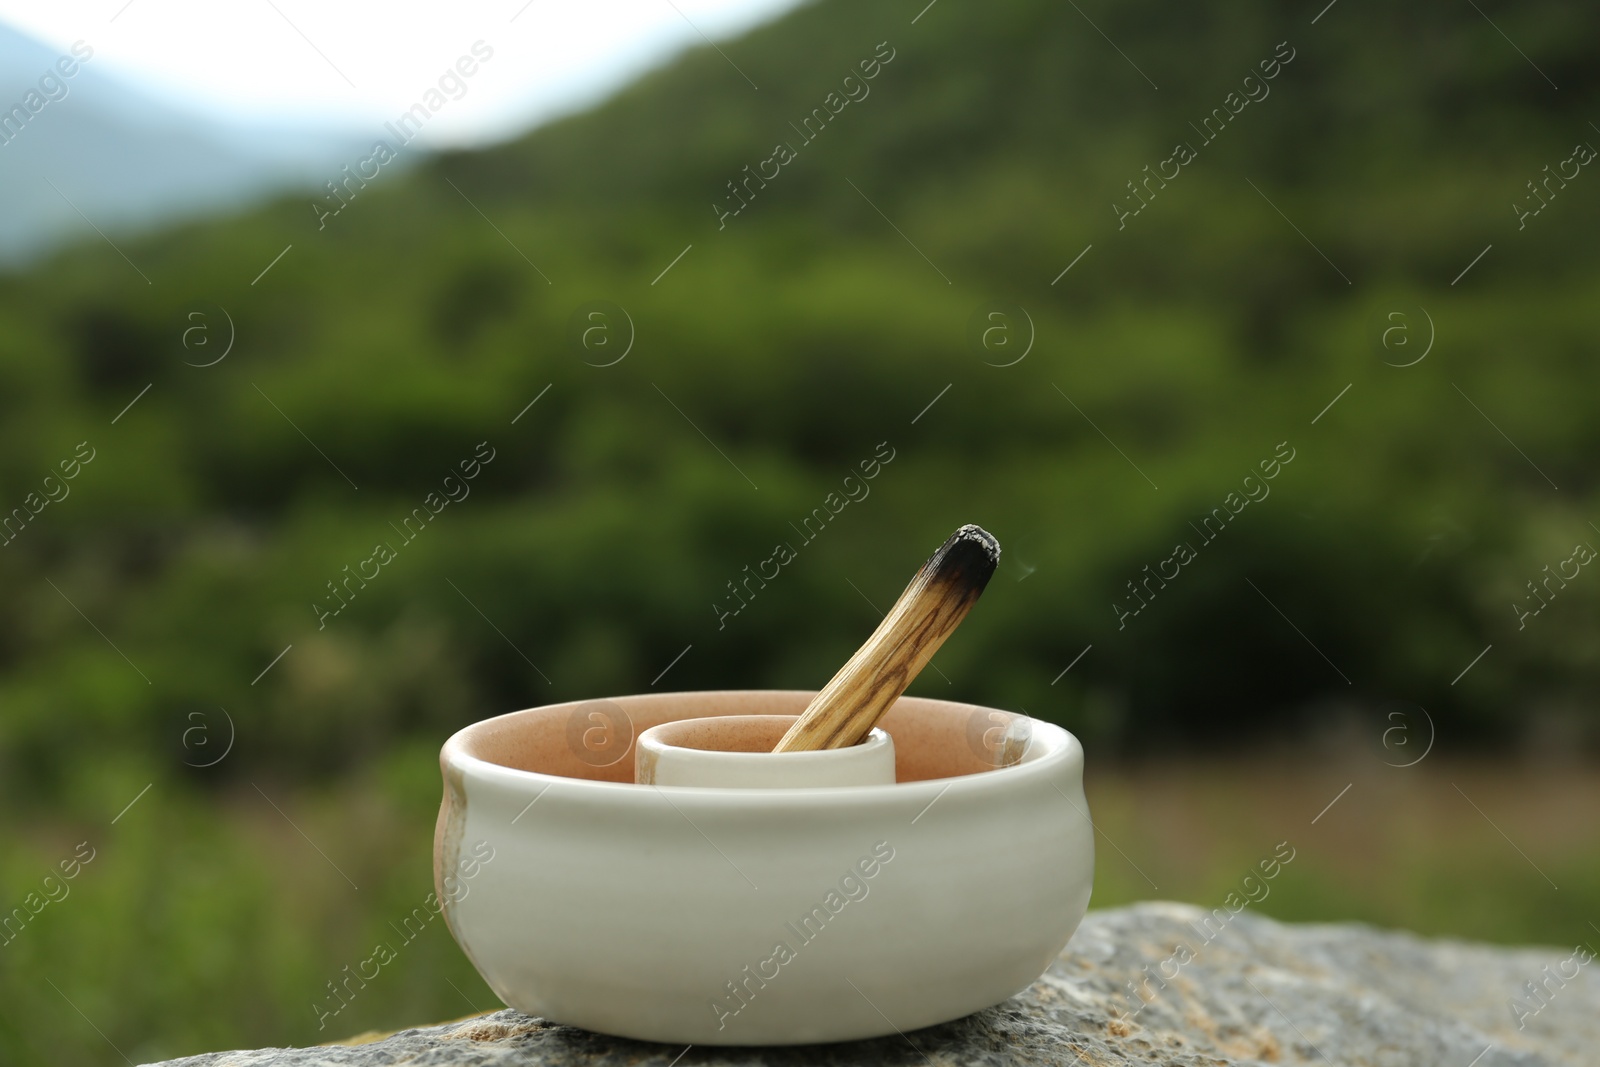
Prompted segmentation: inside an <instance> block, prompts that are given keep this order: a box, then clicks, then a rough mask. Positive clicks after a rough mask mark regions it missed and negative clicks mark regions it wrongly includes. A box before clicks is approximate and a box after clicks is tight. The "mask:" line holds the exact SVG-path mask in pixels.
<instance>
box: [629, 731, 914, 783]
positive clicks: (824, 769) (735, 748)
mask: <svg viewBox="0 0 1600 1067" xmlns="http://www.w3.org/2000/svg"><path fill="white" fill-rule="evenodd" d="M798 718H799V716H798V715H715V716H711V717H708V718H703V719H678V720H677V721H675V722H666V723H662V724H661V725H660V726H652V727H651V728H650V729H648V730H646V731H644V732H643V733H641V734H640V735H639V739H638V741H637V743H636V745H635V748H634V765H633V766H634V775H633V780H634V781H635V782H637V783H639V784H640V785H689V786H713V787H719V788H728V789H806V788H814V787H825V786H853V785H893V784H894V781H895V777H894V741H893V739H891V738H890V737H889V735H888V734H886V733H884V732H883V731H882V730H879V729H874V730H873V731H872V732H871V733H869V734H868V735H867V736H866V737H865V738H864V739H862V740H861V741H860V742H859V743H858V744H854V745H850V746H848V747H846V748H829V749H818V750H816V751H811V752H773V751H772V748H773V746H774V745H776V744H777V743H778V740H779V738H781V737H783V735H784V734H785V733H786V732H787V731H788V729H789V728H790V727H791V726H793V725H794V723H795V720H796V719H798Z"/></svg>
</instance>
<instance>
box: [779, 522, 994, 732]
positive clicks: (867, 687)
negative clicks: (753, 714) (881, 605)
mask: <svg viewBox="0 0 1600 1067" xmlns="http://www.w3.org/2000/svg"><path fill="white" fill-rule="evenodd" d="M999 562H1000V542H998V541H996V540H995V539H994V536H993V535H992V534H990V533H989V532H988V531H986V530H984V529H983V528H982V527H978V526H972V525H970V524H969V525H967V526H963V527H961V529H959V530H957V531H956V532H955V533H953V534H951V535H950V538H949V540H947V541H945V543H944V544H942V545H940V546H939V551H937V552H935V553H934V554H933V555H932V556H931V557H929V559H928V562H926V563H924V564H923V565H922V569H921V570H919V571H917V573H916V575H915V576H914V577H913V578H912V579H911V584H910V585H908V586H906V589H905V592H903V593H901V594H900V599H899V600H897V601H895V604H894V607H892V608H890V609H889V614H887V615H885V616H884V617H883V621H882V622H881V623H879V624H878V628H877V629H876V630H874V631H872V636H871V637H869V638H867V640H866V643H865V644H863V645H862V646H861V647H860V648H858V649H857V650H856V653H855V655H853V656H851V657H850V659H849V661H848V662H847V663H845V665H844V666H843V667H841V668H839V673H838V674H835V675H834V676H833V680H832V681H830V682H829V683H828V684H827V685H826V686H824V687H823V689H822V692H820V693H818V694H817V695H816V697H815V698H813V699H812V701H811V703H810V705H809V706H807V708H806V710H805V713H804V714H803V715H801V716H800V718H799V719H798V720H797V721H796V722H795V724H794V725H793V726H791V727H790V728H789V732H788V733H786V734H784V735H783V737H782V739H781V740H779V741H778V745H777V747H776V748H774V749H773V750H772V751H774V752H808V751H812V750H815V749H821V748H845V747H847V746H849V745H853V744H855V743H856V742H858V741H860V740H861V739H862V738H863V737H865V736H867V734H868V732H870V731H871V729H872V727H873V725H874V724H875V723H876V722H877V721H878V718H879V716H881V715H882V714H883V713H884V712H886V711H888V710H889V705H891V704H893V703H894V702H895V701H896V700H897V699H899V696H900V694H901V693H904V692H905V691H906V687H907V686H908V685H910V684H911V682H912V679H914V678H916V676H917V674H918V672H919V671H921V670H922V668H923V667H924V666H926V665H927V662H928V660H930V659H932V658H933V654H934V653H935V652H937V651H938V650H939V646H940V645H942V644H944V640H945V638H947V637H949V636H950V635H951V634H952V633H953V632H954V631H955V628H956V627H957V626H959V625H961V620H962V619H964V618H966V616H967V612H968V610H970V609H971V607H972V605H973V604H974V603H976V602H977V599H978V596H979V594H981V593H982V592H983V587H984V586H986V585H988V584H989V578H990V576H992V575H993V574H994V570H995V567H996V566H997V565H998V564H999Z"/></svg>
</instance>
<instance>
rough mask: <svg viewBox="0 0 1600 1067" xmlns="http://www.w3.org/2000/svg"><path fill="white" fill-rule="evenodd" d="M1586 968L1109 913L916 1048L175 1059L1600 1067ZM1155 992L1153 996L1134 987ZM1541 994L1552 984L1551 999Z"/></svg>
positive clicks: (573, 1047)
mask: <svg viewBox="0 0 1600 1067" xmlns="http://www.w3.org/2000/svg"><path fill="white" fill-rule="evenodd" d="M1208 919H1209V925H1207V926H1202V925H1201V924H1202V923H1203V922H1205V921H1207V920H1208ZM1591 944H1593V942H1591ZM1180 946H1182V947H1180ZM1579 959H1582V957H1581V956H1577V957H1575V956H1574V949H1572V948H1568V949H1556V948H1551V949H1533V948H1521V949H1506V948H1494V947H1490V946H1486V945H1473V944H1464V943H1460V942H1453V941H1429V940H1424V939H1422V938H1418V937H1415V936H1413V935H1411V934H1406V933H1391V932H1384V931H1377V930H1373V929H1370V928H1368V927H1364V926H1356V925H1337V926H1292V925H1285V924H1283V923H1278V922H1274V921H1272V920H1271V919H1265V918H1261V917H1259V916H1255V915H1251V914H1249V913H1248V912H1243V913H1240V914H1238V915H1235V916H1228V913H1227V912H1226V911H1224V910H1220V909H1219V911H1218V912H1216V913H1214V914H1213V913H1208V912H1205V911H1202V910H1201V909H1199V908H1196V907H1192V906H1190V905H1183V904H1140V905H1137V906H1134V907H1129V908H1118V909H1115V910H1110V911H1100V912H1090V913H1089V915H1088V917H1087V918H1086V919H1085V920H1084V922H1083V925H1082V927H1081V928H1080V929H1079V930H1078V933H1077V935H1076V936H1075V937H1074V938H1073V939H1072V943H1071V944H1070V945H1068V946H1067V950H1066V952H1064V953H1063V954H1062V956H1061V958H1060V959H1059V960H1057V961H1056V963H1055V964H1054V965H1053V966H1052V967H1051V968H1050V971H1049V972H1048V973H1047V974H1045V976H1044V977H1042V978H1040V979H1039V981H1037V982H1035V983H1034V984H1033V986H1032V987H1031V988H1029V989H1028V990H1027V991H1026V992H1024V993H1022V994H1021V995H1019V996H1016V997H1013V998H1012V999H1011V1000H1009V1001H1007V1002H1006V1003H1004V1004H1002V1005H1000V1006H999V1007H996V1008H991V1009H989V1010H987V1011H982V1012H979V1013H978V1014H976V1015H973V1016H970V1017H969V1018H966V1019H961V1020H958V1021H957V1022H953V1023H946V1024H945V1025H943V1026H934V1027H929V1028H928V1029H925V1030H917V1031H913V1032H911V1033H909V1034H906V1035H904V1036H895V1037H887V1038H880V1039H878V1040H874V1041H858V1042H851V1043H848V1044H840V1045H817V1046H810V1047H806V1048H747V1049H725V1048H704V1047H699V1048H696V1047H691V1048H690V1049H688V1050H687V1051H686V1050H685V1049H683V1048H679V1047H676V1046H666V1045H651V1044H646V1043H643V1042H638V1041H627V1040H623V1039H619V1038H611V1037H603V1036H600V1035H598V1034H591V1033H588V1032H586V1031H583V1030H578V1029H574V1028H572V1027H567V1026H557V1025H554V1024H551V1023H547V1022H544V1021H542V1020H540V1019H535V1018H531V1017H529V1016H526V1015H523V1014H521V1013H520V1012H515V1011H499V1012H494V1013H492V1014H488V1015H483V1016H479V1017H477V1018H474V1019H469V1020H467V1021H464V1022H458V1023H449V1024H445V1025H442V1026H429V1027H422V1028H419V1029H415V1030H403V1031H401V1032H399V1033H397V1034H393V1035H390V1036H388V1037H385V1038H383V1039H381V1040H378V1041H374V1042H372V1043H370V1044H365V1045H357V1046H323V1047H320V1048H307V1049H262V1050H259V1051H254V1052H213V1053H209V1054H206V1055H203V1056H193V1057H189V1058H187V1059H181V1060H169V1061H167V1063H166V1065H165V1067H323V1065H327V1067H333V1065H339V1067H380V1065H390V1064H396V1065H397V1064H406V1065H408V1067H436V1065H445V1064H450V1065H462V1067H468V1065H472V1067H534V1065H538V1067H552V1065H562V1067H567V1065H572V1067H576V1065H580V1064H581V1065H583V1067H623V1065H628V1067H669V1065H671V1064H677V1065H678V1067H734V1065H738V1067H846V1065H850V1067H854V1065H857V1064H861V1065H866V1064H873V1065H877V1064H886V1065H895V1067H898V1065H905V1067H917V1065H921V1064H929V1065H931V1067H953V1065H957V1064H960V1065H983V1067H987V1065H991V1064H994V1065H998V1064H1008V1065H1022V1067H1027V1065H1034V1064H1053V1065H1059V1067H1072V1065H1075V1064H1079V1063H1082V1064H1085V1065H1092V1067H1112V1065H1125V1064H1170V1065H1174V1067H1178V1065H1182V1067H1202V1065H1204V1067H1225V1065H1234V1064H1294V1063H1313V1062H1317V1063H1328V1064H1337V1065H1351V1067H1355V1065H1361V1067H1367V1065H1371V1067H1555V1065H1562V1067H1580V1065H1582V1067H1592V1065H1594V1064H1597V1063H1600V979H1597V978H1596V970H1597V967H1596V965H1594V964H1592V963H1590V962H1588V961H1587V960H1584V962H1582V963H1581V964H1580V963H1579V962H1577V961H1578V960H1579ZM1568 961H1570V962H1568ZM1563 963H1565V966H1564V967H1563ZM1547 967H1548V968H1549V970H1548V971H1545V968H1547ZM1574 970H1577V974H1576V976H1575V977H1571V978H1569V979H1567V980H1565V981H1564V982H1563V981H1562V975H1563V974H1566V975H1571V974H1572V972H1573V971H1574ZM1169 976H1170V977H1169ZM1164 979H1165V980H1164ZM1140 980H1143V981H1144V982H1145V984H1144V985H1143V987H1142V993H1141V992H1139V991H1135V990H1134V989H1132V988H1130V983H1135V982H1137V981H1140ZM1529 982H1534V983H1536V984H1537V983H1541V982H1542V983H1544V984H1543V987H1542V991H1541V992H1542V997H1541V998H1539V999H1536V998H1535V997H1533V996H1532V994H1531V993H1530V992H1529V990H1528V988H1527V986H1526V983H1529ZM1519 1006H1520V1007H1519ZM1519 1023H1520V1024H1521V1025H1520V1027H1519ZM680 1057H681V1058H680Z"/></svg>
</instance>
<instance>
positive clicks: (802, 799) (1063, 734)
mask: <svg viewBox="0 0 1600 1067" xmlns="http://www.w3.org/2000/svg"><path fill="white" fill-rule="evenodd" d="M775 695H780V696H792V697H795V698H796V699H799V698H802V697H803V698H807V699H809V698H810V697H812V696H815V695H816V694H815V693H814V692H812V691H809V690H802V689H712V690H696V691H689V692H674V693H637V694H626V695H624V696H621V697H590V698H586V699H583V700H570V701H560V702H558V703H555V704H539V705H535V706H534V707H531V708H523V709H520V710H518V711H509V712H505V713H504V714H501V715H495V716H491V717H490V718H487V719H481V720H479V721H478V722H475V723H472V724H470V725H468V726H464V727H462V728H461V729H460V730H457V731H456V732H455V733H453V734H451V735H450V738H449V739H448V740H447V741H445V743H444V747H443V749H442V752H441V755H442V756H443V759H444V762H445V763H446V764H448V765H449V766H451V767H453V768H454V769H455V770H457V771H458V772H459V773H460V774H461V775H462V776H463V778H477V779H479V780H481V781H486V782H495V783H497V784H499V785H502V786H505V787H507V788H509V789H511V790H513V791H515V792H519V793H523V794H527V793H530V792H532V791H534V790H535V789H538V790H539V792H540V794H541V795H542V794H543V791H544V790H545V789H550V788H554V787H555V786H557V785H561V786H563V787H564V789H563V790H562V791H563V792H564V793H566V794H567V795H568V798H569V799H577V798H579V797H581V798H582V799H584V800H587V801H592V802H596V803H602V804H616V805H619V806H622V805H628V804H631V803H634V802H635V801H634V799H630V798H638V799H642V798H643V797H644V795H645V794H644V790H647V789H655V790H663V789H664V790H670V791H671V792H672V794H673V795H674V796H676V797H681V798H683V799H685V800H693V801H701V802H704V803H705V804H707V805H709V806H712V807H717V806H721V805H727V806H737V807H742V808H749V809H757V808H766V807H772V806H777V805H783V806H789V807H793V806H797V805H799V806H804V805H810V806H814V807H835V806H849V805H859V804H862V803H865V802H867V801H872V802H875V803H883V802H885V801H888V802H892V801H893V800H894V799H896V798H899V797H903V796H910V795H914V794H917V793H928V792H933V791H935V790H937V791H938V792H939V793H940V795H943V794H944V793H945V792H959V793H960V794H963V795H968V796H982V795H985V794H993V793H999V792H1008V791H1010V790H1012V789H1017V788H1022V787H1024V786H1027V785H1030V784H1034V783H1035V782H1043V783H1045V784H1050V785H1054V781H1053V779H1054V778H1055V777H1056V776H1057V775H1058V774H1060V772H1061V771H1062V770H1064V769H1069V768H1070V769H1071V770H1074V771H1076V772H1077V773H1078V774H1080V775H1081V774H1082V771H1083V746H1082V744H1081V743H1080V742H1079V741H1078V739H1077V737H1075V736H1074V735H1073V734H1072V733H1071V732H1070V731H1068V730H1066V729H1065V728H1063V727H1060V726H1057V725H1056V724H1054V723H1050V722H1045V721H1043V720H1042V719H1035V718H1033V717H1032V716H1028V715H1023V714H1021V713H1019V712H1008V711H1005V710H1004V709H1000V708H993V709H990V708H987V707H985V706H984V705H978V704H968V703H966V702H963V701H955V700H940V699H939V698H937V697H906V698H904V699H908V700H916V701H927V702H928V703H933V704H948V705H953V706H956V707H962V708H978V709H981V710H993V711H999V712H1001V713H1002V714H1008V715H1015V716H1017V717H1019V718H1025V719H1027V720H1028V722H1029V727H1030V729H1031V730H1032V734H1031V741H1030V746H1029V755H1028V756H1026V757H1025V758H1024V759H1023V760H1021V761H1019V762H1017V763H1014V764H1011V765H1009V766H1005V767H996V768H993V769H992V770H987V771H981V772H977V773H973V774H959V775H953V776H950V777H946V778H924V779H921V780H918V781H914V782H894V783H887V784H882V785H847V786H822V787H816V786H813V787H786V788H775V789H759V790H752V789H739V788H734V787H729V786H691V785H666V786H662V785H650V786H641V785H639V784H637V783H634V782H607V781H598V780H595V779H592V778H572V777H569V776H567V775H562V774H547V773H545V772H543V771H528V770H522V769H520V768H517V767H507V766H506V765H504V764H502V763H494V762H492V761H490V760H486V759H482V758H480V757H478V756H473V755H470V754H468V753H467V752H466V751H465V750H464V749H465V740H464V735H466V734H467V733H469V732H470V731H473V730H477V729H480V728H482V727H483V725H484V724H486V723H490V722H496V721H499V720H502V719H507V718H510V717H512V716H515V715H522V714H525V713H526V712H529V711H539V710H545V709H552V708H562V707H578V706H581V705H583V704H592V703H596V702H597V701H601V700H610V701H624V700H626V701H633V702H639V701H653V700H663V699H673V700H681V699H684V698H692V697H697V696H705V697H715V698H718V699H733V698H737V697H756V696H761V697H771V696H775ZM802 706H803V705H802ZM693 717H695V716H686V718H693ZM643 732H644V731H642V730H641V731H639V733H643ZM637 736H638V735H637V734H636V735H635V743H637ZM623 758H626V757H623ZM1057 791H1058V792H1060V790H1059V789H1058V790H1057ZM1062 796H1063V797H1065V798H1066V799H1067V801H1068V802H1069V803H1072V798H1071V797H1070V795H1068V794H1066V793H1063V794H1062Z"/></svg>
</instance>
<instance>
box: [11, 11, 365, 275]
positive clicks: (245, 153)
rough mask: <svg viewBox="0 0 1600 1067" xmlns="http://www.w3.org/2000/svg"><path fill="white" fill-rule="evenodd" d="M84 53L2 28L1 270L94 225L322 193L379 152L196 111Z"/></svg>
mask: <svg viewBox="0 0 1600 1067" xmlns="http://www.w3.org/2000/svg"><path fill="white" fill-rule="evenodd" d="M77 51H78V53H79V54H78V55H73V54H72V52H71V51H68V52H65V53H63V52H59V51H57V50H56V49H54V48H52V47H50V46H48V45H45V44H43V43H41V42H39V41H36V40H34V39H33V38H31V37H28V36H25V35H23V34H21V33H18V32H17V31H15V30H13V29H11V28H9V27H6V26H0V204H4V205H5V206H4V209H3V210H0V266H12V265H16V264H19V263H22V262H25V261H27V260H28V259H30V258H32V257H34V256H36V255H38V254H40V253H42V252H44V251H47V250H48V249H50V248H53V247H55V246H56V245H58V244H60V243H61V242H63V241H64V240H67V239H70V238H72V237H77V236H81V235H82V234H83V233H86V232H91V230H90V223H91V222H92V224H93V225H94V226H97V227H99V228H100V229H102V230H105V231H107V232H111V233H115V232H118V231H124V232H125V231H128V230H135V229H146V228H149V227H151V226H154V225H157V224H162V223H166V222H170V221H174V220H178V219H182V218H186V217H193V216H195V215H199V214H206V213H210V212H215V211H218V210H223V209H228V208H232V207H236V206H239V205H241V204H245V203H249V202H251V201H255V200H259V199H263V198H265V197H267V196H270V195H274V194H277V193H280V192H283V191H285V190H287V189H291V188H297V187H306V188H314V187H317V186H320V185H321V184H322V183H323V182H325V181H327V180H328V179H329V178H330V177H332V176H333V175H334V174H335V173H336V172H337V171H338V169H339V167H340V166H341V165H343V164H344V163H347V162H349V161H350V159H351V158H353V157H352V153H353V152H355V151H357V150H358V149H359V148H361V147H363V146H365V145H367V143H368V140H367V139H366V138H364V137H359V136H356V135H353V134H352V135H342V134H337V133H329V132H326V131H312V132H308V131H305V130H301V129H294V128H290V127H286V126H273V125H258V126H242V125H234V126H230V125H226V124H223V123H219V122H217V121H215V120H213V119H210V118H204V117H201V116H198V115H195V114H190V113H188V112H185V111H182V110H180V109H178V108H175V107H173V106H172V105H171V104H169V103H167V102H165V101H160V100H157V99H155V98H153V97H149V96H146V95H144V94H142V93H140V92H139V91H137V90H135V89H132V88H130V87H128V86H127V85H125V84H123V83H122V82H120V81H118V80H117V79H116V78H114V77H112V76H110V75H108V74H105V73H103V72H101V71H100V70H98V69H96V57H95V55H94V53H93V47H92V46H91V45H88V44H83V45H79V46H77ZM66 71H71V74H70V75H66V74H64V72H66ZM52 186H54V188H52ZM69 200H70V203H69ZM80 212H81V214H80ZM86 220H87V221H86Z"/></svg>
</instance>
